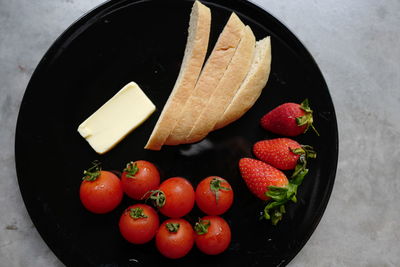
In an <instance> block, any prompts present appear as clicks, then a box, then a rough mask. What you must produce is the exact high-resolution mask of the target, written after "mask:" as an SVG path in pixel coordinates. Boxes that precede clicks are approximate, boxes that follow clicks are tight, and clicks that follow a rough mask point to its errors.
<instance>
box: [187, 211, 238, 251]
mask: <svg viewBox="0 0 400 267" xmlns="http://www.w3.org/2000/svg"><path fill="white" fill-rule="evenodd" d="M195 230H196V238H195V242H196V246H197V248H198V249H199V250H200V251H202V252H203V253H205V254H208V255H216V254H220V253H222V252H223V251H225V250H226V249H227V248H228V246H229V244H230V242H231V229H230V227H229V225H228V223H227V222H226V221H225V220H224V219H223V218H221V217H219V216H205V217H203V218H202V219H200V220H199V222H198V223H196V225H195Z"/></svg>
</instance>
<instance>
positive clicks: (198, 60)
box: [144, 1, 211, 150]
mask: <svg viewBox="0 0 400 267" xmlns="http://www.w3.org/2000/svg"><path fill="white" fill-rule="evenodd" d="M210 27H211V11H210V9H209V8H208V7H206V6H205V5H203V4H201V3H200V2H199V1H195V2H194V4H193V7H192V11H191V14H190V21H189V29H188V38H187V42H186V48H185V53H184V56H183V60H182V65H181V69H180V72H179V75H178V78H177V80H176V82H175V86H174V88H173V89H172V92H171V94H170V96H169V98H168V100H167V103H166V104H165V106H164V108H163V110H162V112H161V115H160V117H159V118H158V121H157V123H156V126H155V127H154V129H153V132H152V133H151V136H150V138H149V140H148V141H147V144H146V146H145V147H144V148H145V149H151V150H160V149H161V146H162V145H163V144H164V142H165V140H166V139H167V137H168V135H169V134H170V132H171V130H172V128H173V126H174V125H175V122H176V121H177V120H178V118H179V116H180V111H181V110H182V106H183V105H184V104H185V103H186V101H187V99H188V98H189V96H190V95H191V93H192V91H193V89H194V87H195V85H196V82H197V79H198V78H199V75H200V72H201V68H202V66H203V63H204V59H205V57H206V54H207V49H208V41H209V37H210Z"/></svg>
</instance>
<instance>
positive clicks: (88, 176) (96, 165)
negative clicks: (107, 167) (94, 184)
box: [82, 160, 101, 182]
mask: <svg viewBox="0 0 400 267" xmlns="http://www.w3.org/2000/svg"><path fill="white" fill-rule="evenodd" d="M100 172H101V162H100V161H98V160H94V161H93V162H92V167H90V168H89V169H87V170H84V171H83V174H84V176H83V178H82V180H84V181H90V182H91V181H95V180H96V179H97V178H98V177H99V176H100Z"/></svg>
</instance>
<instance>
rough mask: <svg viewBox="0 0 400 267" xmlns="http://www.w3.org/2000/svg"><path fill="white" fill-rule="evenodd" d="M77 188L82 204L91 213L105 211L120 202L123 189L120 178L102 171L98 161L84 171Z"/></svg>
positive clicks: (110, 209)
mask: <svg viewBox="0 0 400 267" xmlns="http://www.w3.org/2000/svg"><path fill="white" fill-rule="evenodd" d="M84 175H85V176H84V177H83V181H82V183H81V186H80V189H79V197H80V199H81V202H82V204H83V206H84V207H85V208H86V209H87V210H89V211H91V212H93V213H98V214H101V213H107V212H110V211H112V210H113V209H115V208H116V207H117V206H118V205H119V203H121V200H122V197H123V194H124V193H123V191H122V186H121V181H120V179H119V178H118V177H117V176H116V175H115V174H113V173H112V172H108V171H102V170H101V167H100V163H99V162H94V163H93V166H92V167H91V168H89V169H88V170H86V171H84Z"/></svg>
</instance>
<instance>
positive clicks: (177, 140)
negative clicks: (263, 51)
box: [165, 13, 245, 145]
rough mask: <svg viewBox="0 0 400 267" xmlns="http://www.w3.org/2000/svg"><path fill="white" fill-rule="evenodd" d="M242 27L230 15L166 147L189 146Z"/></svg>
mask: <svg viewBox="0 0 400 267" xmlns="http://www.w3.org/2000/svg"><path fill="white" fill-rule="evenodd" d="M244 28H245V25H244V24H243V23H242V22H241V21H240V19H239V17H238V16H237V15H236V14H235V13H232V15H231V16H230V18H229V20H228V22H227V24H226V25H225V27H224V29H223V31H222V33H221V34H220V36H219V37H218V40H217V43H216V44H215V46H214V49H213V51H212V52H211V55H210V56H209V58H208V59H207V62H206V64H205V65H204V68H203V70H202V71H201V74H200V77H199V80H198V81H197V84H196V87H195V89H194V90H193V93H192V94H191V96H190V98H189V99H188V101H187V102H186V103H185V104H184V105H183V104H182V105H181V110H182V112H180V117H179V120H178V121H177V123H176V124H175V125H174V129H173V130H172V131H171V133H170V135H169V136H168V138H167V140H166V142H165V144H166V145H178V144H184V143H188V142H187V141H186V136H187V135H188V134H189V132H190V130H191V129H192V127H193V125H194V123H195V122H196V120H197V118H198V117H199V116H200V114H201V112H202V111H203V109H204V108H205V106H206V105H207V102H208V99H209V98H210V96H211V95H212V93H213V92H214V90H215V89H216V88H217V85H218V83H219V81H220V80H221V78H222V76H223V74H224V72H225V70H226V68H227V67H228V65H229V63H230V61H231V59H232V57H233V55H234V54H235V51H236V48H237V46H238V44H239V41H240V39H241V38H242V36H243V33H244Z"/></svg>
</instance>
